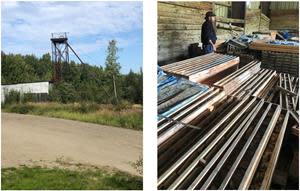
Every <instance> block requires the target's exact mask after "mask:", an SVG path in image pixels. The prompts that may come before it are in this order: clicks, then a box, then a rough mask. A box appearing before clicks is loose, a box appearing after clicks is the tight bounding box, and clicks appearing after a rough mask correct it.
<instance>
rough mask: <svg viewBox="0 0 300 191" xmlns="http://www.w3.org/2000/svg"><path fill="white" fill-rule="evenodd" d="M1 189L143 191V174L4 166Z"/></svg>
mask: <svg viewBox="0 0 300 191" xmlns="http://www.w3.org/2000/svg"><path fill="white" fill-rule="evenodd" d="M1 181H2V190H21V189H22V190H45V189H49V190H53V189H54V190H59V189H60V190H70V189H72V190H101V189H113V190H117V189H118V190H132V189H134V190H138V189H139V190H140V189H142V188H143V181H142V177H138V176H132V175H130V174H127V173H125V172H120V171H116V170H114V171H107V170H101V169H90V170H70V169H59V168H42V167H26V166H22V167H19V168H4V169H2V176H1Z"/></svg>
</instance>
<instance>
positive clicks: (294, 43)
mask: <svg viewBox="0 0 300 191" xmlns="http://www.w3.org/2000/svg"><path fill="white" fill-rule="evenodd" d="M269 43H270V44H277V45H289V46H299V43H298V42H294V41H280V40H275V41H270V42H269Z"/></svg>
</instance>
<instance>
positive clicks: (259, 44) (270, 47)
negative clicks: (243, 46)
mask: <svg viewBox="0 0 300 191" xmlns="http://www.w3.org/2000/svg"><path fill="white" fill-rule="evenodd" d="M249 48H250V49H252V50H262V51H274V52H287V53H296V54H298V53H299V46H289V45H276V44H269V43H266V42H264V41H261V40H257V41H254V42H252V43H251V44H250V46H249Z"/></svg>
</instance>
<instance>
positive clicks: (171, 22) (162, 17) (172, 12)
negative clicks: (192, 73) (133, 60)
mask: <svg viewBox="0 0 300 191" xmlns="http://www.w3.org/2000/svg"><path fill="white" fill-rule="evenodd" d="M211 10H212V3H209V2H158V34H157V37H158V62H159V64H165V63H170V62H173V61H177V60H182V59H185V58H187V57H188V46H189V45H190V44H192V43H197V42H200V38H201V37H200V35H201V25H202V23H203V22H204V17H205V13H206V12H207V11H211Z"/></svg>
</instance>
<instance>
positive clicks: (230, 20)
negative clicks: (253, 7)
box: [216, 17, 245, 24]
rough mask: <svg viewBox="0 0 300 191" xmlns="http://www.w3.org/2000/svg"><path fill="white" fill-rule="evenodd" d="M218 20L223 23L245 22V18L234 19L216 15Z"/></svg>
mask: <svg viewBox="0 0 300 191" xmlns="http://www.w3.org/2000/svg"><path fill="white" fill-rule="evenodd" d="M216 20H217V21H218V22H222V23H241V24H244V23H245V20H244V19H233V18H226V17H216Z"/></svg>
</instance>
